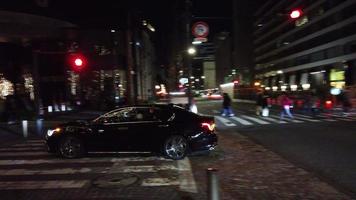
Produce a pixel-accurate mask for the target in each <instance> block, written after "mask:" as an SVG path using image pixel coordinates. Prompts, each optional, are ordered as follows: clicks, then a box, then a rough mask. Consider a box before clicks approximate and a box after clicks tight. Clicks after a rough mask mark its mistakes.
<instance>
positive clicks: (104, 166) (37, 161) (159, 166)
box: [0, 139, 197, 195]
mask: <svg viewBox="0 0 356 200" xmlns="http://www.w3.org/2000/svg"><path fill="white" fill-rule="evenodd" d="M128 174H135V177H139V178H138V180H137V181H136V185H135V187H143V188H144V187H174V188H177V190H180V191H184V192H191V193H197V186H196V184H195V181H194V178H193V174H192V169H191V165H190V160H189V158H185V159H183V160H179V161H174V160H169V159H165V158H162V157H158V156H152V155H151V154H149V155H140V156H138V155H137V154H135V155H131V156H127V155H125V156H122V155H120V154H110V156H108V155H89V156H87V157H84V158H80V159H63V158H60V157H57V156H55V155H51V154H49V153H47V152H46V148H45V145H44V142H43V140H40V139H32V140H28V141H27V142H24V143H20V144H15V145H12V146H9V147H0V195H2V192H4V191H15V190H21V191H24V192H26V191H27V192H29V193H31V192H36V191H39V190H40V191H43V190H45V191H51V190H53V191H56V190H58V189H64V190H65V189H87V188H90V187H93V185H95V184H93V181H94V180H96V181H97V182H98V183H100V184H103V182H109V183H110V186H112V185H113V181H112V180H106V181H104V180H102V181H98V177H120V175H128ZM116 179H120V178H116ZM137 183H138V184H137ZM118 186H120V185H118Z"/></svg>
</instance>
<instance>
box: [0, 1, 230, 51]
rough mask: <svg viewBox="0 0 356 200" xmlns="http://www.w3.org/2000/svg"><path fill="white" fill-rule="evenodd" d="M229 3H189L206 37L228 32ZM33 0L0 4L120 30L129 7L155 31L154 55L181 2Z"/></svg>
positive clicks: (164, 43)
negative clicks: (42, 3)
mask: <svg viewBox="0 0 356 200" xmlns="http://www.w3.org/2000/svg"><path fill="white" fill-rule="evenodd" d="M232 1H233V0H219V1H216V0H209V1H207V0H192V15H193V19H192V22H194V21H205V22H207V23H208V24H209V26H210V37H212V36H213V35H214V33H216V32H221V31H228V32H231V30H232ZM35 2H36V0H5V1H1V3H0V6H1V8H3V9H5V10H6V9H9V10H13V11H19V12H28V13H34V14H39V15H45V16H49V17H54V18H58V19H62V20H66V21H69V22H72V23H74V24H77V25H79V27H81V28H104V29H111V28H116V29H120V26H122V24H125V19H124V16H125V14H126V11H127V10H128V9H129V8H130V7H131V8H134V9H135V10H136V11H139V13H140V15H142V16H144V17H145V18H147V19H149V21H150V23H152V24H153V25H154V26H155V28H156V30H157V31H156V33H155V38H154V42H155V44H156V49H157V50H158V55H160V54H161V53H160V52H165V51H167V48H169V46H167V45H169V44H167V38H166V36H167V35H168V34H169V33H170V31H172V22H174V19H175V17H176V15H177V14H179V12H181V11H179V10H183V9H184V2H185V0H120V1H119V0H101V1H98V0H90V1H89V0H86V1H79V0H74V1H73V0H49V4H48V7H45V8H41V7H39V6H38V5H37V4H36V3H35Z"/></svg>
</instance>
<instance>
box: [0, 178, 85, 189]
mask: <svg viewBox="0 0 356 200" xmlns="http://www.w3.org/2000/svg"><path fill="white" fill-rule="evenodd" d="M89 183H90V180H55V181H0V190H34V189H70V188H71V189H74V188H82V187H84V186H85V185H88V184H89Z"/></svg>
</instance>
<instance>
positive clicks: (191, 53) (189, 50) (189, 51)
mask: <svg viewBox="0 0 356 200" xmlns="http://www.w3.org/2000/svg"><path fill="white" fill-rule="evenodd" d="M187 51H188V54H189V55H194V54H195V53H196V52H197V50H196V49H195V48H194V47H190V48H189V49H188V50H187Z"/></svg>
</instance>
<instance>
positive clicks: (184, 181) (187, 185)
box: [177, 157, 198, 193]
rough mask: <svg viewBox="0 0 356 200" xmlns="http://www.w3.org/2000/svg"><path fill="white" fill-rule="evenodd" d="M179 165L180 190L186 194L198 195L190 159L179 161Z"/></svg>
mask: <svg viewBox="0 0 356 200" xmlns="http://www.w3.org/2000/svg"><path fill="white" fill-rule="evenodd" d="M177 164H178V170H179V189H180V190H181V191H184V192H190V193H198V189H197V185H196V183H195V180H194V176H193V172H192V167H191V165H190V161H189V159H188V158H187V157H185V158H184V159H183V160H178V161H177Z"/></svg>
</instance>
